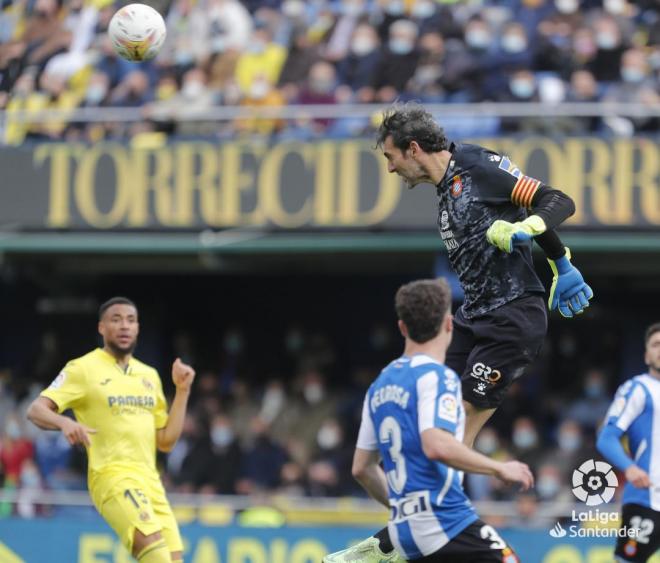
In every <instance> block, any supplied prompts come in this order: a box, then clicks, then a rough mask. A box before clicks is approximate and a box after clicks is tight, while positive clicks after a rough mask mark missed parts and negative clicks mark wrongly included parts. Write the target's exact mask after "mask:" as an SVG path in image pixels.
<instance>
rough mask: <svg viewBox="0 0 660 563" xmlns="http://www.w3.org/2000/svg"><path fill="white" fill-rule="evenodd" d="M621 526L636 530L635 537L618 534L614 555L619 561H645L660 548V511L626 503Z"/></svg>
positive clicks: (622, 562) (637, 562)
mask: <svg viewBox="0 0 660 563" xmlns="http://www.w3.org/2000/svg"><path fill="white" fill-rule="evenodd" d="M621 527H622V528H624V527H625V528H626V529H627V530H628V531H629V530H636V531H637V534H636V535H635V536H634V537H630V536H628V534H619V535H618V536H617V542H616V547H615V549H614V555H615V558H616V561H617V562H621V563H624V562H626V561H632V562H634V563H645V562H646V561H648V560H649V559H650V558H651V556H652V555H653V554H654V553H655V552H656V551H658V549H660V512H658V511H656V510H653V509H652V508H649V507H648V506H642V505H640V504H633V503H626V504H624V505H623V509H622V511H621Z"/></svg>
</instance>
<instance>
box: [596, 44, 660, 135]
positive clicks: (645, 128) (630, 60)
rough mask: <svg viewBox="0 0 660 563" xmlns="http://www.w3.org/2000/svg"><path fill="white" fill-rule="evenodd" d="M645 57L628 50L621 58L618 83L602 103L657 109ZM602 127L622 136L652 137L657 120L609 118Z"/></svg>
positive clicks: (655, 86)
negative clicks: (646, 135)
mask: <svg viewBox="0 0 660 563" xmlns="http://www.w3.org/2000/svg"><path fill="white" fill-rule="evenodd" d="M650 70H651V69H650V66H649V62H648V59H647V57H646V54H645V53H644V51H643V50H641V49H629V50H627V51H625V52H624V53H623V56H622V57H621V67H620V69H619V76H620V77H621V81H620V82H618V83H616V84H614V85H612V86H611V87H610V88H609V89H608V90H607V92H606V93H605V95H604V98H603V99H604V101H607V102H619V103H623V104H631V105H635V106H642V107H643V106H647V107H657V106H658V105H659V104H660V95H658V88H659V87H660V84H658V81H657V80H654V78H653V77H652V75H651V73H650ZM605 123H606V124H608V125H609V126H610V127H611V128H614V130H615V131H616V132H618V133H619V134H622V135H632V134H633V133H643V132H648V133H655V132H657V130H658V127H660V118H658V117H657V116H648V117H644V116H642V117H626V118H622V117H619V118H610V119H606V120H605Z"/></svg>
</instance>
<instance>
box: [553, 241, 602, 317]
mask: <svg viewBox="0 0 660 563" xmlns="http://www.w3.org/2000/svg"><path fill="white" fill-rule="evenodd" d="M548 262H549V263H550V268H552V273H553V277H552V286H551V287H550V296H549V297H548V309H550V310H551V311H554V310H555V309H559V312H560V313H561V315H562V316H564V317H568V318H571V317H572V316H573V315H574V314H575V315H579V314H580V313H583V312H584V310H585V309H586V308H587V307H588V306H589V300H590V299H591V298H592V297H593V296H594V292H593V290H592V289H591V288H590V287H589V286H588V285H587V284H586V283H585V281H584V278H583V277H582V274H581V273H580V271H579V270H578V269H577V268H576V267H575V266H573V264H571V251H570V249H569V248H566V254H565V255H564V256H562V257H561V258H559V259H558V260H548Z"/></svg>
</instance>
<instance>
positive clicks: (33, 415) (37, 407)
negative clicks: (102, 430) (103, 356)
mask: <svg viewBox="0 0 660 563" xmlns="http://www.w3.org/2000/svg"><path fill="white" fill-rule="evenodd" d="M86 392H87V383H86V378H85V370H84V368H83V367H82V366H81V365H80V363H79V362H77V361H75V360H74V361H71V362H69V363H68V364H67V365H66V366H64V369H63V370H62V371H61V372H60V373H59V374H58V375H57V377H56V378H55V379H54V380H53V382H52V383H51V384H50V385H49V386H48V387H47V388H46V389H44V390H43V391H42V392H41V394H40V396H39V397H37V398H36V399H35V400H34V401H32V403H31V404H30V406H29V408H28V410H27V418H28V420H30V422H32V423H33V424H35V425H36V426H38V427H39V428H43V429H44V430H61V431H62V434H64V436H65V438H66V439H67V440H68V442H69V444H71V445H74V444H83V445H85V446H89V445H90V443H91V440H90V434H95V433H96V430H94V429H93V428H88V427H87V426H84V425H83V424H80V423H78V422H76V421H75V420H73V419H71V418H69V417H67V416H63V415H62V414H61V413H62V412H64V411H65V410H67V409H70V408H76V407H78V406H80V405H81V404H82V403H83V402H84V400H85V394H86Z"/></svg>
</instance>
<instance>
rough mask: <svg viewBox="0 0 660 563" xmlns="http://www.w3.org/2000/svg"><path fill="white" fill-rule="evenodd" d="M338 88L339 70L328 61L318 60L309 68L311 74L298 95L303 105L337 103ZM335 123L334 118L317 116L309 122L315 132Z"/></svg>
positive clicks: (299, 101) (320, 131)
mask: <svg viewBox="0 0 660 563" xmlns="http://www.w3.org/2000/svg"><path fill="white" fill-rule="evenodd" d="M336 88H337V71H336V70H335V67H334V66H333V65H331V64H330V63H329V62H327V61H318V62H316V63H314V64H313V65H312V67H311V68H310V69H309V76H308V77H307V80H306V82H305V85H304V86H303V88H302V89H301V91H300V95H299V96H298V100H297V101H298V103H299V104H301V105H311V104H335V103H337V97H336ZM332 123H333V120H332V119H327V118H315V119H312V120H311V121H310V122H309V126H310V127H311V129H312V131H313V133H315V134H319V133H322V132H324V131H325V130H326V129H328V127H330V126H331V125H332Z"/></svg>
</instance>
